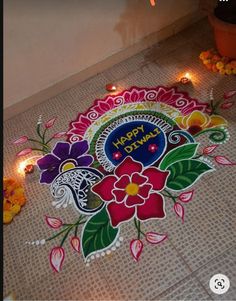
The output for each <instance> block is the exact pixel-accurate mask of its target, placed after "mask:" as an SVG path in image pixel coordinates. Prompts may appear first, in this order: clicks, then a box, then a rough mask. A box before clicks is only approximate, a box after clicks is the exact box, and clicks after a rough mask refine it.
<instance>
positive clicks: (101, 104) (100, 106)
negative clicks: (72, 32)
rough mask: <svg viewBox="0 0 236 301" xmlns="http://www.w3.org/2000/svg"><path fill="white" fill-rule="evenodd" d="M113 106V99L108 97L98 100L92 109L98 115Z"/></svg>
mask: <svg viewBox="0 0 236 301" xmlns="http://www.w3.org/2000/svg"><path fill="white" fill-rule="evenodd" d="M114 106H115V105H114V99H113V98H112V97H108V98H107V99H106V100H98V101H97V105H96V106H95V107H94V110H95V111H97V112H98V113H99V114H100V115H103V114H104V113H106V112H108V111H110V110H112V109H113V108H114Z"/></svg>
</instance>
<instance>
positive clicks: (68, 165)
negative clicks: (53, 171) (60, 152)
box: [62, 162, 75, 171]
mask: <svg viewBox="0 0 236 301" xmlns="http://www.w3.org/2000/svg"><path fill="white" fill-rule="evenodd" d="M72 168H75V164H74V163H73V162H66V163H65V164H64V165H63V166H62V171H66V170H69V169H72Z"/></svg>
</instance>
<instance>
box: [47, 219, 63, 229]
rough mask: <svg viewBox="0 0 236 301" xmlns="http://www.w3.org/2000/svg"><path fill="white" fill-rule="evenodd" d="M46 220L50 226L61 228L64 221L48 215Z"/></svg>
mask: <svg viewBox="0 0 236 301" xmlns="http://www.w3.org/2000/svg"><path fill="white" fill-rule="evenodd" d="M45 220H46V223H47V224H48V226H49V227H50V228H53V229H59V228H60V227H61V226H62V221H61V220H60V219H59V218H56V217H50V216H46V217H45Z"/></svg>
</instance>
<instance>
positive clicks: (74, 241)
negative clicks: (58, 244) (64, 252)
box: [70, 236, 80, 253]
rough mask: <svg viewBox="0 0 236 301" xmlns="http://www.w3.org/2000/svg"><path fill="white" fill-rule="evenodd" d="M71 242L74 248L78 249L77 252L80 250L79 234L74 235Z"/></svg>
mask: <svg viewBox="0 0 236 301" xmlns="http://www.w3.org/2000/svg"><path fill="white" fill-rule="evenodd" d="M70 244H71V246H72V248H73V249H74V250H75V251H76V252H78V253H79V252H80V240H79V237H77V236H73V237H72V238H71V240H70Z"/></svg>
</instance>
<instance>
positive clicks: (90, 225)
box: [82, 207, 119, 258]
mask: <svg viewBox="0 0 236 301" xmlns="http://www.w3.org/2000/svg"><path fill="white" fill-rule="evenodd" d="M118 232H119V229H117V228H113V227H112V226H111V224H110V219H109V216H108V213H107V211H106V207H104V208H103V209H102V210H101V211H99V212H98V213H97V214H95V215H93V216H92V217H91V218H90V219H89V220H88V221H87V222H86V224H85V226H84V228H83V233H82V250H83V255H84V257H85V258H87V257H88V256H89V255H91V254H92V253H94V252H96V251H99V250H103V249H106V248H107V247H108V246H110V245H111V244H112V243H113V242H114V240H115V239H116V238H117V236H118Z"/></svg>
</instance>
